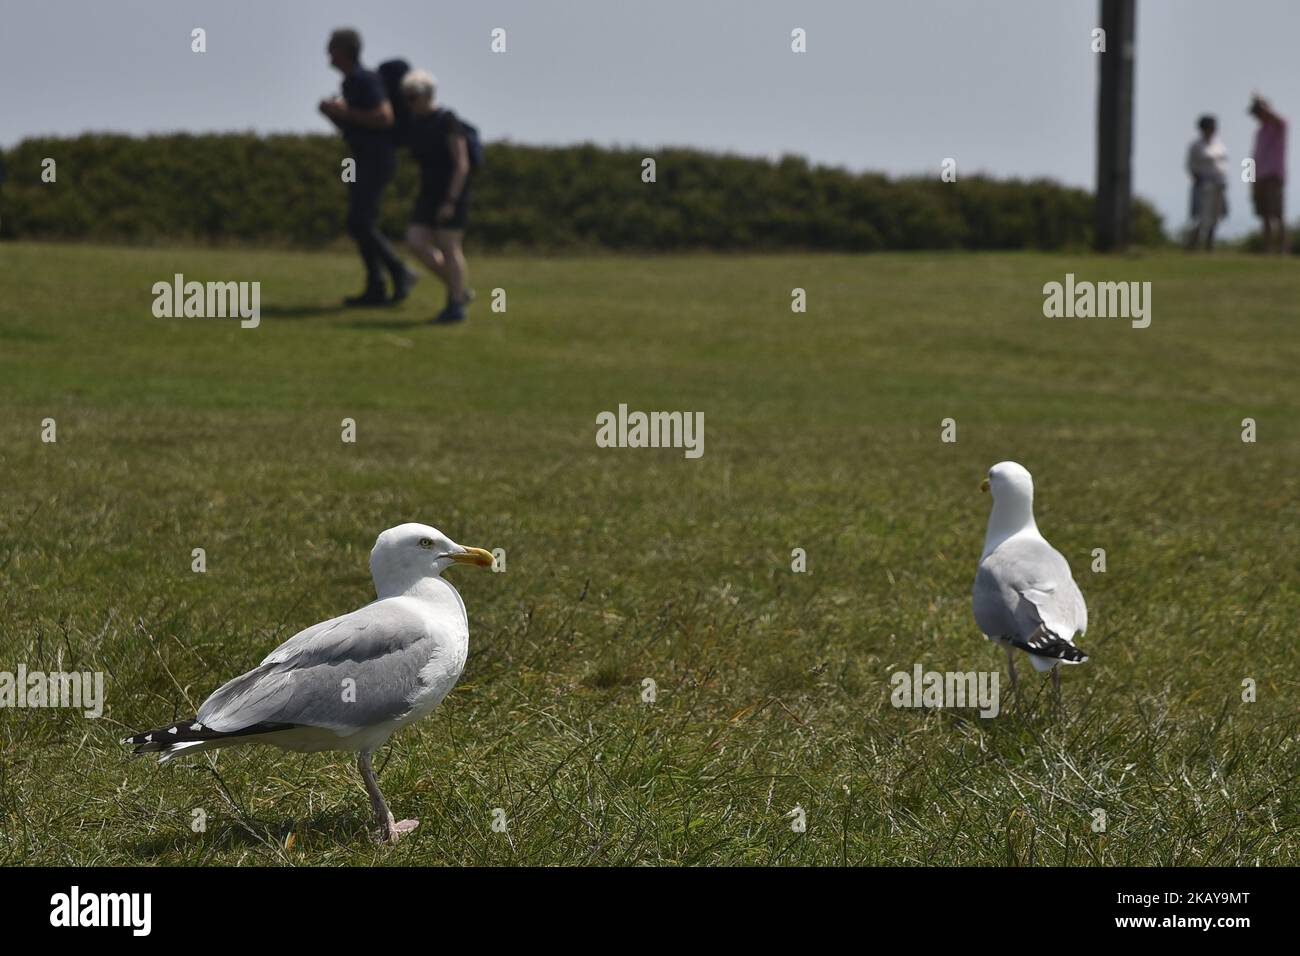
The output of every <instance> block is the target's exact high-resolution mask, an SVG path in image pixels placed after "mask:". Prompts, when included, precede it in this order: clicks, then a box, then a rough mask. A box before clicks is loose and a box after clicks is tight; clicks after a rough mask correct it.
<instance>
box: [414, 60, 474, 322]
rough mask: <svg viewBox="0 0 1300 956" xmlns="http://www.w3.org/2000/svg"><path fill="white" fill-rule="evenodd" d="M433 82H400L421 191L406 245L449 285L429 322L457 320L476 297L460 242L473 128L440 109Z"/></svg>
mask: <svg viewBox="0 0 1300 956" xmlns="http://www.w3.org/2000/svg"><path fill="white" fill-rule="evenodd" d="M437 88H438V84H437V80H435V79H434V77H433V75H432V74H431V73H429V72H427V71H425V70H412V71H411V72H410V73H408V74H407V75H406V76H405V77H404V78H403V80H402V95H403V96H404V97H405V99H406V105H407V108H408V109H409V110H410V122H409V125H408V127H407V133H406V141H407V145H408V147H409V148H410V150H411V155H412V156H414V157H415V160H416V162H418V163H419V165H420V194H419V196H417V197H416V200H415V208H414V209H412V210H411V221H410V225H409V226H408V227H407V230H406V243H407V245H408V246H410V248H411V251H412V252H413V253H415V256H416V257H417V258H418V259H419V260H420V261H421V262H422V263H424V265H425V266H426V267H427V268H428V269H429V271H430V272H432V273H433V274H434V275H436V276H437V277H438V278H439V279H441V280H442V282H443V284H444V285H445V286H446V287H447V305H446V307H445V308H444V309H443V310H442V311H441V312H439V313H438V315H437V316H435V317H434V319H433V320H432V321H434V322H436V323H439V324H447V323H451V322H460V321H462V320H463V319H464V318H465V308H466V306H468V305H469V303H470V302H471V301H472V300H473V298H474V291H473V290H472V289H470V288H469V284H468V282H469V270H468V267H467V265H466V262H465V253H464V251H463V249H462V248H461V242H462V240H463V239H464V237H465V227H466V226H467V225H468V224H469V204H470V186H471V181H472V179H473V176H472V170H473V166H474V163H473V162H472V160H473V157H474V156H475V155H477V154H478V153H479V146H478V136H477V131H476V130H475V129H474V128H473V127H472V126H470V125H469V124H467V123H463V122H462V121H461V120H460V119H458V118H457V116H456V114H455V113H453V112H452V111H451V110H449V109H445V108H442V107H439V106H438V105H437V103H436V99H437Z"/></svg>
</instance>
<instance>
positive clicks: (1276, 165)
mask: <svg viewBox="0 0 1300 956" xmlns="http://www.w3.org/2000/svg"><path fill="white" fill-rule="evenodd" d="M1249 112H1250V115H1251V116H1253V117H1255V119H1257V120H1258V121H1259V129H1258V130H1257V131H1256V133H1255V184H1254V186H1253V188H1252V190H1251V198H1252V199H1253V200H1254V203H1255V215H1257V216H1259V218H1260V222H1261V223H1262V225H1263V227H1264V251H1265V252H1277V253H1284V252H1286V219H1285V218H1284V214H1283V204H1282V187H1283V184H1284V182H1285V180H1286V120H1284V119H1283V118H1282V117H1281V116H1279V115H1278V114H1277V113H1275V112H1274V111H1273V108H1272V107H1271V106H1270V105H1269V103H1268V100H1266V99H1263V98H1262V97H1259V96H1256V97H1255V98H1254V99H1253V100H1251V103H1250V111H1249Z"/></svg>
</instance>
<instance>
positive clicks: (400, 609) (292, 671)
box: [121, 524, 493, 843]
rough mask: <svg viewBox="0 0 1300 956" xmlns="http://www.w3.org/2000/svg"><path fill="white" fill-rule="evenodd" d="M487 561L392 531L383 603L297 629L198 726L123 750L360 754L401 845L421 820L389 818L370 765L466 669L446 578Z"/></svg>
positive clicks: (382, 822) (422, 530) (385, 819)
mask: <svg viewBox="0 0 1300 956" xmlns="http://www.w3.org/2000/svg"><path fill="white" fill-rule="evenodd" d="M492 563H493V559H492V554H491V553H490V552H488V551H485V550H484V549H482V548H465V547H462V546H460V545H458V544H456V543H455V542H453V541H452V540H451V539H450V538H448V537H447V536H446V535H444V534H443V533H442V532H441V531H438V530H437V529H436V528H431V527H429V526H428V525H425V524H402V525H398V526H397V527H395V528H389V529H388V530H387V531H385V532H383V533H382V534H380V535H379V537H378V538H377V539H376V540H375V547H374V550H372V551H371V552H370V574H371V577H373V578H374V582H375V593H376V595H377V600H375V601H372V602H371V603H370V604H367V605H366V606H365V607H362V608H360V609H358V610H356V611H353V612H352V613H350V614H344V615H343V616H342V617H335V618H331V619H330V620H328V621H322V622H321V623H319V624H314V625H312V626H311V627H309V628H307V629H306V630H304V631H299V632H298V633H297V634H295V635H294V636H293V637H291V638H289V639H288V640H287V641H285V642H284V643H283V644H281V645H280V646H279V647H277V648H276V649H275V650H274V651H272V652H271V653H270V654H269V655H267V657H266V659H265V660H264V661H262V663H261V664H259V665H258V666H257V667H255V668H253V670H251V671H249V672H248V673H247V674H243V675H242V676H240V677H236V678H235V679H234V680H232V681H229V682H228V683H226V684H223V685H222V686H221V687H219V688H217V690H216V691H215V692H213V694H212V696H210V697H209V698H208V699H207V700H205V701H204V702H203V706H202V707H200V708H199V712H198V715H197V716H196V717H195V718H194V719H193V720H181V721H177V722H176V723H173V724H168V725H166V726H163V727H159V728H156V729H154V730H146V731H142V732H141V733H138V734H133V735H131V736H130V737H125V738H123V740H122V741H121V742H122V743H124V744H130V745H131V746H133V747H135V751H134V752H135V753H137V754H145V753H158V754H160V757H159V762H160V763H166V762H167V761H168V760H170V759H172V758H173V757H176V756H178V755H180V754H188V753H191V752H193V751H199V750H215V749H218V748H221V747H231V746H235V745H237V744H270V745H271V746H274V747H280V748H282V749H284V750H294V751H298V752H303V753H313V752H316V751H321V750H340V751H346V752H351V753H356V754H357V769H358V770H359V771H360V773H361V779H362V781H363V782H364V783H365V786H366V793H367V794H369V796H370V806H371V808H372V809H373V811H374V814H375V820H376V822H377V823H378V824H379V834H378V836H379V840H380V841H381V842H388V843H392V842H395V841H396V840H398V839H399V838H400V837H402V836H403V835H404V834H406V833H409V832H410V831H412V830H414V829H415V828H416V827H417V826H418V825H419V822H420V821H419V820H402V821H394V820H393V815H392V814H391V813H389V811H388V805H387V804H386V803H385V802H384V795H383V794H382V793H380V792H379V784H378V783H377V782H376V780H375V771H374V768H373V767H372V766H371V762H370V758H371V755H372V754H373V753H374V752H375V750H376V749H377V748H378V747H380V746H381V745H382V744H383V743H384V741H386V740H387V739H388V738H389V737H390V736H392V734H393V733H395V732H396V731H398V730H400V729H401V728H403V727H405V726H406V725H407V724H410V723H414V722H415V721H417V720H419V719H420V718H421V717H424V716H425V715H427V714H428V713H429V712H430V711H432V710H433V709H434V708H435V707H437V706H438V704H439V703H441V701H442V699H443V698H444V697H446V696H447V694H448V692H450V691H451V689H452V687H454V686H455V685H456V681H457V680H459V679H460V675H461V672H462V671H463V670H464V669H465V658H466V656H467V655H468V653H469V619H468V617H467V616H466V614H465V603H464V602H463V601H462V600H461V597H460V593H459V592H458V591H457V590H456V589H455V588H454V587H452V585H451V583H450V582H449V581H445V580H443V578H442V572H444V571H446V570H447V569H448V568H450V567H452V566H453V565H456V564H472V565H476V566H478V567H484V568H485V567H491V566H492Z"/></svg>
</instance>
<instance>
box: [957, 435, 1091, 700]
mask: <svg viewBox="0 0 1300 956" xmlns="http://www.w3.org/2000/svg"><path fill="white" fill-rule="evenodd" d="M980 490H981V491H989V490H992V492H993V511H992V513H991V514H990V515H989V527H988V532H987V533H986V534H985V535H984V553H983V554H982V555H980V564H979V570H978V571H976V573H975V591H974V594H973V596H972V598H971V606H972V608H973V609H974V611H975V623H976V624H978V625H979V628H980V630H981V631H983V632H984V634H985V636H987V637H988V639H989V640H991V641H996V642H997V643H998V644H1001V645H1002V646H1003V647H1004V648H1006V651H1007V668H1008V669H1009V670H1010V672H1011V688H1012V689H1013V690H1014V689H1015V687H1016V662H1015V660H1014V658H1013V657H1012V655H1011V649H1012V648H1018V649H1020V650H1022V651H1024V652H1025V653H1026V654H1028V655H1029V662H1030V663H1031V664H1033V665H1034V670H1037V671H1046V670H1050V671H1051V672H1052V686H1053V688H1054V689H1055V691H1056V694H1057V697H1058V699H1059V697H1060V693H1061V672H1060V668H1059V667H1058V666H1057V665H1059V664H1061V663H1065V664H1082V663H1083V662H1084V661H1086V660H1087V659H1088V655H1087V654H1085V653H1084V652H1083V651H1081V650H1080V649H1079V648H1077V647H1075V646H1074V635H1075V634H1076V633H1078V634H1083V633H1084V632H1085V631H1087V630H1088V606H1087V605H1086V604H1084V603H1083V595H1082V594H1081V593H1080V592H1079V587H1078V585H1076V584H1075V583H1074V578H1073V577H1072V576H1071V575H1070V566H1069V564H1067V563H1066V561H1065V558H1063V557H1061V553H1060V552H1059V551H1057V550H1056V549H1055V548H1053V547H1052V546H1051V545H1050V544H1048V543H1047V539H1046V538H1044V537H1043V536H1042V535H1041V534H1039V533H1038V525H1037V524H1036V523H1035V522H1034V480H1033V478H1031V477H1030V475H1029V472H1028V471H1026V470H1025V468H1024V467H1023V466H1022V465H1018V464H1016V462H1014V461H1003V462H999V463H998V464H996V465H994V466H993V467H992V468H990V469H989V475H988V477H987V478H985V479H984V483H983V484H982V485H980Z"/></svg>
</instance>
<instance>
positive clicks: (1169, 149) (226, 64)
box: [0, 0, 1300, 233]
mask: <svg viewBox="0 0 1300 956" xmlns="http://www.w3.org/2000/svg"><path fill="white" fill-rule="evenodd" d="M1098 6H1099V4H1098V2H1097V0H893V2H884V0H840V2H819V0H785V2H777V0H719V2H712V0H655V2H653V3H648V2H631V0H518V2H495V3H494V2H484V0H460V2H457V3H444V2H431V0H367V2H365V3H344V2H341V0H222V2H216V0H208V2H199V0H188V2H187V0H40V2H37V0H0V24H2V26H0V89H3V90H4V94H5V105H4V109H3V112H2V114H0V144H3V145H5V146H11V145H13V144H14V143H16V142H17V141H19V140H21V139H23V138H25V137H27V136H32V135H36V134H41V133H58V134H70V133H78V132H83V131H86V130H114V131H127V132H134V133H140V132H147V131H171V130H192V131H200V130H239V129H253V130H257V131H273V130H274V131H284V130H315V131H322V132H323V131H328V130H330V129H331V127H330V126H329V125H328V124H327V123H326V121H325V120H324V119H323V117H320V116H319V115H318V114H317V113H316V112H315V104H316V101H317V100H318V99H320V97H321V96H323V95H325V94H327V93H330V92H332V91H334V90H336V89H337V86H338V77H337V74H335V73H333V72H332V71H331V70H330V69H329V67H328V63H327V61H326V58H325V53H324V47H325V41H326V38H327V36H328V34H329V31H330V30H331V29H332V28H333V27H335V26H342V25H352V26H355V27H357V28H358V29H360V30H361V32H362V35H363V37H364V38H365V51H364V53H363V59H364V60H365V61H366V62H367V63H369V64H370V65H373V64H375V63H377V62H379V61H380V60H383V59H387V58H388V57H392V56H399V55H400V56H404V57H406V58H407V59H409V60H411V61H413V62H414V63H416V64H417V65H421V66H426V67H428V68H430V69H432V70H433V72H434V73H435V74H437V76H438V78H439V81H440V84H441V89H440V94H441V96H440V98H442V99H444V100H445V102H446V103H447V104H448V105H450V106H452V107H453V108H455V109H456V110H457V111H458V112H460V113H462V114H464V115H465V116H466V117H467V118H468V119H470V120H471V121H472V122H474V123H475V124H476V125H478V127H479V128H480V130H481V131H482V133H483V136H484V138H485V139H486V140H488V141H489V142H490V141H492V140H495V139H500V138H509V139H512V140H515V141H517V142H523V143H569V142H578V141H584V140H591V141H595V142H598V143H603V144H623V145H644V146H656V145H666V144H671V145H691V146H699V147H704V148H708V149H718V150H730V151H734V152H739V153H744V154H750V155H761V156H779V155H781V154H783V153H800V154H803V155H806V156H808V157H810V158H811V159H813V160H814V161H817V162H822V163H830V164H834V165H840V166H846V167H848V168H850V169H854V170H880V171H883V172H887V173H891V174H901V173H918V172H921V173H926V174H932V175H937V174H938V167H939V163H940V162H941V161H942V159H943V158H944V157H947V156H951V157H954V158H956V160H957V162H958V170H959V174H967V173H972V172H975V171H977V170H982V171H987V172H990V173H993V174H995V175H998V176H1012V175H1015V176H1050V177H1053V178H1056V179H1059V180H1061V181H1063V182H1066V183H1070V184H1074V185H1079V186H1085V187H1088V188H1091V187H1092V185H1093V177H1094V156H1093V149H1094V142H1095V128H1094V127H1095V105H1096V86H1097V57H1096V55H1095V54H1093V53H1092V52H1090V49H1089V42H1090V41H1089V33H1090V31H1091V30H1092V28H1093V27H1094V26H1096V25H1097V20H1098ZM358 11H359V12H358ZM194 27H203V28H204V29H205V30H206V31H207V44H208V49H207V52H206V53H204V54H195V53H192V52H191V51H190V31H191V29H193V28H194ZM494 27H502V28H504V29H505V30H506V34H507V52H506V53H504V54H493V53H492V52H491V51H490V49H489V41H490V32H491V30H492V29H493V28H494ZM795 27H802V28H804V29H805V30H807V33H808V52H807V53H806V54H802V55H796V54H794V53H792V52H790V31H791V30H792V29H793V28H795ZM1137 33H1138V54H1137V130H1136V149H1135V163H1136V175H1135V188H1136V190H1137V192H1138V193H1139V194H1140V195H1142V196H1145V197H1147V198H1149V199H1151V200H1153V201H1154V202H1155V203H1156V204H1157V205H1158V207H1159V208H1160V211H1161V212H1162V213H1163V214H1164V215H1165V217H1166V226H1167V227H1176V226H1179V225H1181V224H1182V222H1183V220H1184V218H1185V216H1186V204H1187V177H1186V174H1185V173H1184V172H1183V169H1182V163H1183V157H1184V153H1185V150H1186V147H1187V144H1188V143H1189V142H1190V141H1191V139H1192V137H1193V136H1194V135H1195V130H1194V124H1195V119H1196V117H1197V115H1198V114H1200V113H1202V112H1212V113H1216V114H1217V115H1218V116H1219V119H1220V129H1221V133H1222V136H1223V139H1224V141H1225V143H1226V144H1227V147H1228V150H1229V153H1230V154H1231V158H1232V164H1233V166H1232V171H1233V178H1232V185H1231V186H1230V189H1229V203H1230V206H1231V210H1232V215H1231V217H1230V219H1229V221H1228V223H1227V228H1226V229H1225V232H1227V233H1236V232H1240V231H1242V230H1244V229H1247V228H1253V226H1254V220H1253V218H1252V217H1251V215H1250V210H1249V196H1248V194H1247V192H1246V187H1245V186H1244V185H1243V184H1241V182H1240V177H1239V170H1240V166H1239V162H1240V160H1241V158H1242V157H1243V156H1244V155H1246V154H1248V152H1249V151H1250V148H1251V145H1252V142H1253V135H1254V126H1255V124H1254V121H1253V120H1251V119H1250V118H1249V117H1248V116H1247V115H1246V112H1245V110H1246V105H1247V103H1248V101H1249V97H1250V93H1251V91H1252V90H1254V89H1259V90H1260V91H1261V92H1263V93H1264V94H1265V95H1267V96H1269V97H1271V98H1272V100H1273V102H1274V105H1275V107H1276V108H1277V109H1278V110H1279V111H1280V112H1281V113H1282V114H1283V115H1284V116H1287V117H1289V118H1291V119H1293V120H1296V119H1300V56H1297V54H1296V43H1297V41H1298V40H1300V0H1232V2H1226V0H1217V2H1216V0H1138V29H1137ZM1290 147H1291V148H1290V150H1289V154H1288V164H1289V173H1290V176H1289V178H1290V181H1291V182H1292V183H1297V182H1300V179H1297V173H1300V165H1298V164H1300V142H1297V141H1295V137H1294V136H1293V137H1292V142H1291V143H1290ZM489 162H490V158H489ZM16 174H17V171H15V170H10V175H11V176H13V175H16ZM1293 189H1294V187H1293ZM1288 211H1289V214H1290V215H1289V218H1295V215H1296V213H1297V212H1300V204H1297V199H1296V198H1294V197H1292V198H1291V201H1290V209H1289V210H1288Z"/></svg>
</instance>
